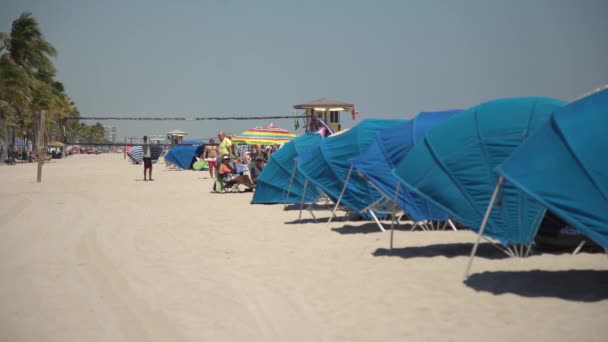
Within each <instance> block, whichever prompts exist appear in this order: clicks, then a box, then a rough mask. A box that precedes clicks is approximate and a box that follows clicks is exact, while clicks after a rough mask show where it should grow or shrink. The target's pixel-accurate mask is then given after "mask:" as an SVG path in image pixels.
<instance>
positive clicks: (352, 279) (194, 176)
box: [0, 154, 608, 342]
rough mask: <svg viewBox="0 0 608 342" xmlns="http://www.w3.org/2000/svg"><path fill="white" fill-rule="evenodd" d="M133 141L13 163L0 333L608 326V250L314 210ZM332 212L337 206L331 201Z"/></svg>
mask: <svg viewBox="0 0 608 342" xmlns="http://www.w3.org/2000/svg"><path fill="white" fill-rule="evenodd" d="M153 176H154V178H155V181H154V182H143V181H142V179H143V175H142V167H141V166H134V165H131V164H129V163H128V162H127V161H125V160H123V156H122V154H112V155H110V154H102V155H97V156H96V155H90V156H87V155H83V156H73V157H69V158H67V159H63V160H59V161H56V162H55V161H53V162H51V163H48V164H45V165H44V174H43V182H42V183H41V184H37V183H36V182H35V179H36V165H35V164H24V165H16V166H2V167H0V303H2V305H1V306H0V341H11V342H16V341H47V342H51V341H61V342H65V341H130V342H133V341H511V342H512V341H530V340H534V341H575V340H580V341H605V340H606V334H607V333H608V258H607V256H606V255H605V254H597V253H596V254H593V253H581V254H579V255H577V256H572V255H567V254H562V255H556V254H542V255H533V256H531V257H529V258H526V259H512V258H506V257H505V256H503V255H502V254H500V252H498V251H496V250H495V249H494V248H493V247H491V246H489V245H487V244H484V245H482V246H481V248H480V251H479V253H478V254H479V257H478V258H476V259H475V263H474V265H473V276H472V277H471V278H470V279H469V280H468V281H467V282H466V283H463V275H464V270H465V266H466V262H467V258H468V255H469V253H470V249H471V246H472V243H473V242H474V241H475V235H474V234H473V233H471V232H468V231H459V232H451V231H445V232H409V231H405V230H404V229H402V230H399V231H397V232H396V234H395V246H396V249H395V251H394V252H393V253H392V254H391V253H389V250H388V241H389V234H388V233H382V232H380V231H379V230H378V229H377V228H376V226H375V225H374V224H372V223H369V222H335V223H332V224H331V226H330V227H328V226H327V225H326V223H324V222H323V223H314V222H312V221H311V220H310V216H309V215H308V214H307V213H305V214H304V215H303V218H304V220H303V221H304V223H298V222H297V218H298V211H297V210H288V211H283V210H282V206H259V205H258V206H253V205H250V204H249V201H250V200H251V197H252V194H251V193H238V194H214V193H211V192H210V190H211V187H212V180H210V179H209V178H208V177H209V175H208V173H207V172H193V171H171V170H168V169H167V168H166V167H165V165H164V164H162V163H161V164H157V165H155V167H154V175H153ZM319 216H320V217H327V216H328V213H327V212H322V213H319Z"/></svg>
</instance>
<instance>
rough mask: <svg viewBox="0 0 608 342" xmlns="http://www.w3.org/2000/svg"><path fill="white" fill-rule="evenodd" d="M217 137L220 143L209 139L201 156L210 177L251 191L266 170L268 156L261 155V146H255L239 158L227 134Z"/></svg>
mask: <svg viewBox="0 0 608 342" xmlns="http://www.w3.org/2000/svg"><path fill="white" fill-rule="evenodd" d="M217 137H218V139H219V142H218V143H216V142H215V140H214V139H213V138H212V139H209V144H208V145H207V146H205V149H204V151H203V155H202V156H201V157H202V158H204V159H205V160H206V161H207V163H208V165H209V175H210V176H211V178H212V179H213V178H217V177H219V178H221V179H222V180H223V181H225V182H235V183H237V184H240V185H243V186H245V187H246V188H247V189H248V190H250V191H251V190H252V189H253V188H255V184H256V182H257V178H258V176H259V175H260V173H261V172H262V170H263V169H264V166H265V163H266V160H267V159H266V158H267V154H265V153H261V147H260V146H259V145H253V146H252V148H251V151H250V152H247V153H246V154H244V155H243V156H241V157H237V153H236V149H235V145H234V144H233V143H232V141H231V140H230V138H229V137H227V136H226V133H225V132H223V131H220V132H218V134H217ZM233 158H234V162H233Z"/></svg>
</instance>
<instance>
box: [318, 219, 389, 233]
mask: <svg viewBox="0 0 608 342" xmlns="http://www.w3.org/2000/svg"><path fill="white" fill-rule="evenodd" d="M326 221H327V220H326ZM339 223H342V222H340V221H337V222H336V223H335V224H339ZM332 224H333V223H332ZM389 228H390V225H388V226H386V225H385V227H384V229H389ZM331 230H332V231H334V232H336V233H339V234H343V235H348V234H370V233H382V231H381V230H380V228H378V225H376V223H374V222H368V223H364V224H362V225H357V226H354V225H351V224H345V225H343V226H342V227H339V228H332V229H331Z"/></svg>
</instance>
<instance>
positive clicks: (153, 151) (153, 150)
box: [127, 145, 163, 164]
mask: <svg viewBox="0 0 608 342" xmlns="http://www.w3.org/2000/svg"><path fill="white" fill-rule="evenodd" d="M129 147H130V146H128V147H127V155H128V156H129V158H130V159H131V161H132V162H133V163H135V164H140V163H141V162H142V161H143V160H144V150H143V148H142V147H141V146H133V147H131V148H130V149H129ZM162 151H163V147H162V146H157V145H151V146H150V157H151V159H152V161H153V162H154V161H157V160H158V158H160V155H161V154H162Z"/></svg>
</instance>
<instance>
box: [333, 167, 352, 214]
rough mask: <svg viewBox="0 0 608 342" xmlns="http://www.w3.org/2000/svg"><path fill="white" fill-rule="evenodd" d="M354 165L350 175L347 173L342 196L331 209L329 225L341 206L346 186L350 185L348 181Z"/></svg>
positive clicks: (349, 172) (341, 192)
mask: <svg viewBox="0 0 608 342" xmlns="http://www.w3.org/2000/svg"><path fill="white" fill-rule="evenodd" d="M353 167H354V166H353V165H351V166H350V169H348V175H346V180H345V181H344V186H343V187H342V191H340V196H338V200H337V201H336V205H335V206H334V209H333V210H332V211H331V216H329V219H328V220H327V225H328V226H329V224H330V223H331V220H332V219H333V218H334V216H335V215H336V211H337V210H338V207H339V206H340V201H342V196H344V193H345V192H346V188H347V187H348V181H349V180H350V175H351V174H352V173H353Z"/></svg>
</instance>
